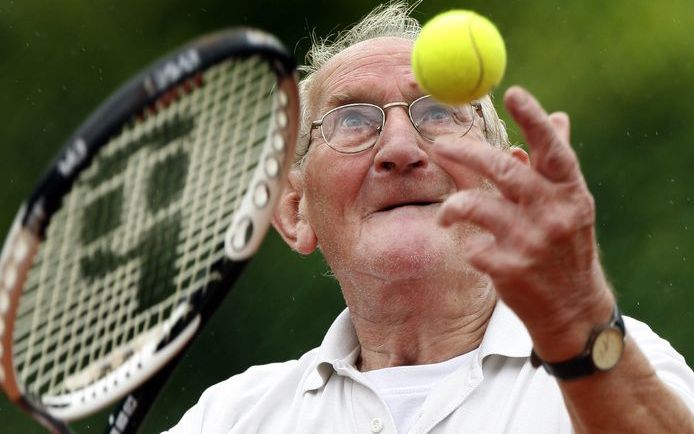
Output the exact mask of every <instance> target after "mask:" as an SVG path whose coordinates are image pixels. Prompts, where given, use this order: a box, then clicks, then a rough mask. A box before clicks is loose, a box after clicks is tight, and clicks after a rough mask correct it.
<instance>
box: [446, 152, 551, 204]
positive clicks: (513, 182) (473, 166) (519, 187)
mask: <svg viewBox="0 0 694 434" xmlns="http://www.w3.org/2000/svg"><path fill="white" fill-rule="evenodd" d="M434 150H435V152H436V155H437V162H438V164H439V165H441V166H442V167H443V168H444V169H446V170H447V171H448V173H451V174H452V175H453V176H454V177H455V176H456V174H457V173H460V171H459V170H456V169H457V167H455V166H463V167H465V168H467V169H470V170H471V171H473V172H475V173H477V174H478V175H481V176H483V177H484V178H487V179H488V180H490V181H491V182H492V183H493V184H494V185H495V186H496V187H497V189H498V190H499V191H500V192H501V194H503V195H504V197H506V198H507V199H509V200H511V201H513V202H519V201H530V200H532V198H533V197H537V196H539V195H540V194H541V193H542V192H543V190H544V189H545V188H546V187H547V186H546V181H545V180H544V179H542V177H541V176H539V175H538V174H537V173H535V172H534V170H533V169H532V168H531V167H530V166H529V165H528V164H525V163H524V162H523V161H521V159H520V158H517V157H514V156H513V155H512V154H511V153H509V152H503V151H500V150H499V149H496V148H492V147H490V146H489V145H487V144H486V143H477V142H468V143H458V142H452V141H450V140H448V141H437V142H436V144H435V145H434ZM457 183H458V185H460V184H465V183H464V182H463V181H460V182H457Z"/></svg>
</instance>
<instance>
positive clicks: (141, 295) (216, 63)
mask: <svg viewBox="0 0 694 434" xmlns="http://www.w3.org/2000/svg"><path fill="white" fill-rule="evenodd" d="M298 106H299V103H298V99H297V90H296V74H295V65H294V62H293V60H292V58H291V57H290V56H289V55H288V53H287V52H286V50H285V49H284V48H283V47H282V45H281V44H280V43H279V42H278V41H277V40H276V39H275V38H274V37H272V36H270V35H268V34H266V33H263V32H261V31H257V30H252V29H237V30H227V31H222V32H219V33H215V34H212V35H209V36H206V37H203V38H201V39H199V40H196V41H193V42H192V43H190V44H188V45H187V46H185V47H183V48H181V49H179V50H177V51H175V52H173V53H171V54H169V55H168V56H165V57H164V58H162V59H160V60H159V61H157V62H155V63H154V64H153V65H151V66H150V67H149V68H146V69H145V70H144V71H142V72H141V73H140V74H139V75H137V76H136V77H135V78H133V79H132V80H131V81H129V82H128V83H126V84H125V85H124V86H123V87H122V88H121V89H119V90H118V91H117V92H115V93H114V94H113V95H112V96H111V97H110V98H109V99H108V100H106V102H105V103H104V104H103V105H102V106H100V107H99V108H98V109H97V110H96V111H95V112H94V114H93V115H91V116H90V117H89V118H88V119H87V120H86V122H85V123H84V124H83V125H82V126H81V127H80V128H79V129H78V130H77V131H76V132H75V133H74V134H73V136H72V137H71V138H70V139H69V140H68V141H67V143H66V145H65V146H64V148H63V149H62V150H61V151H60V152H59V154H58V156H57V158H56V159H55V161H54V162H53V163H52V164H51V165H50V167H49V168H48V171H47V172H46V174H45V175H44V177H43V178H42V179H41V180H40V182H39V183H38V186H37V187H36V188H35V190H34V192H33V193H32V194H31V195H30V196H29V198H28V199H27V200H26V201H25V203H24V205H23V206H22V207H21V208H20V210H19V213H18V214H17V217H16V219H15V221H14V223H13V226H12V228H11V230H10V233H9V235H8V237H7V239H6V240H5V243H4V246H3V248H2V253H1V254H0V385H1V386H2V389H3V390H4V392H5V393H6V394H7V396H8V397H9V398H10V400H11V401H13V402H14V403H16V404H18V405H20V406H21V407H23V408H24V409H25V410H27V411H29V413H30V414H31V415H32V416H33V417H34V418H35V419H36V420H38V421H39V422H41V423H42V424H44V425H45V426H46V427H48V428H49V429H50V430H51V431H53V432H59V433H68V432H70V430H69V427H68V426H67V422H69V421H71V420H75V419H79V418H82V417H85V416H87V415H89V414H92V413H94V412H95V411H97V410H99V409H102V408H104V407H106V406H109V405H111V404H113V403H114V402H116V401H118V400H119V399H122V403H121V405H120V406H119V407H118V408H117V410H116V412H115V413H114V414H113V416H112V417H111V418H110V420H109V427H108V428H107V431H108V432H112V433H124V432H136V430H137V426H138V424H139V423H140V421H141V420H142V419H143V417H144V414H146V412H147V410H148V409H149V406H150V405H151V401H152V400H153V397H154V396H156V394H157V392H158V391H159V389H160V388H161V387H162V385H163V383H164V381H165V380H166V378H167V377H168V375H169V374H170V373H171V371H173V368H174V366H175V364H176V362H177V361H178V360H179V359H180V357H181V356H180V354H181V353H182V349H184V348H185V347H186V346H187V345H188V344H189V343H190V341H191V339H192V338H193V337H194V336H195V335H196V334H197V333H198V332H199V331H200V328H201V326H202V324H203V323H205V322H206V320H207V319H208V318H209V316H210V315H211V314H212V312H213V311H214V308H215V307H216V306H218V305H219V303H220V302H221V300H222V298H223V297H224V296H225V295H226V293H228V291H229V290H230V289H231V288H232V286H233V284H234V282H235V280H236V278H237V276H238V275H239V274H240V272H241V271H242V269H243V267H244V265H245V263H246V262H247V261H248V260H249V259H250V258H251V257H252V256H253V254H254V253H255V251H256V249H257V248H258V246H259V245H260V243H261V241H262V238H263V237H264V235H265V233H266V231H267V229H268V227H269V224H270V219H271V214H272V210H273V207H274V204H275V202H276V199H277V198H278V196H279V193H280V189H281V187H282V181H283V178H284V176H285V174H286V171H287V169H288V167H289V165H290V164H291V160H292V159H293V157H294V144H295V140H296V134H297V123H298ZM126 395H127V396H126ZM124 397H125V398H124Z"/></svg>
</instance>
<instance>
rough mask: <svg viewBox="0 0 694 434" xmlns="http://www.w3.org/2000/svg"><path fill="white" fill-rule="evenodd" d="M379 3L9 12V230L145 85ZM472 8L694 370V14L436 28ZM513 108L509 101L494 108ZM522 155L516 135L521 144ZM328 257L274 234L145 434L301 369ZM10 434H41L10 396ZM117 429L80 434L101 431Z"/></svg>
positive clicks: (607, 237) (620, 268) (565, 12)
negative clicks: (178, 57)
mask: <svg viewBox="0 0 694 434" xmlns="http://www.w3.org/2000/svg"><path fill="white" fill-rule="evenodd" d="M374 5H375V2H369V1H360V0H333V1H330V2H318V1H312V2H309V1H305V0H300V1H294V2H283V1H271V0H256V1H254V2H250V1H233V0H225V1H217V0H197V1H194V2H192V1H182V0H170V1H164V0H147V1H143V0H140V1H132V0H127V1H124V0H121V1H115V0H69V1H68V0H63V1H49V0H25V1H21V0H15V1H12V0H0V55H2V60H1V61H0V119H4V121H3V122H2V127H1V128H0V173H1V174H2V187H0V204H1V206H0V231H1V232H6V230H7V229H8V228H9V225H10V223H11V221H12V219H13V216H14V214H15V212H16V210H17V209H18V207H19V205H20V201H21V200H22V199H23V198H24V197H25V196H26V195H27V194H29V193H30V191H31V189H32V186H33V184H34V182H35V180H36V178H37V177H38V176H39V175H40V173H41V172H42V170H43V169H44V168H45V167H46V164H47V163H48V162H49V161H50V159H51V158H52V157H53V156H54V154H55V152H56V151H57V149H58V148H59V146H60V145H61V143H62V141H63V140H64V139H65V138H67V136H68V135H69V134H70V132H71V131H72V130H73V129H74V128H75V127H76V126H78V125H79V123H80V122H81V121H82V120H83V118H84V117H85V116H86V115H88V114H89V113H90V112H91V111H92V110H93V109H94V108H95V107H96V105H97V104H98V103H100V102H101V100H102V99H103V98H105V97H106V96H107V95H108V94H110V93H111V92H112V91H113V90H114V89H115V88H116V87H117V86H118V85H119V84H121V83H122V82H123V81H124V80H126V79H127V78H128V77H129V76H130V75H131V74H133V73H134V72H136V71H137V70H139V69H140V68H141V67H143V66H144V65H146V64H148V63H149V62H150V61H152V60H154V59H155V58H157V57H159V56H160V55H162V54H164V53H166V52H167V51H169V50H170V49H173V48H174V47H176V46H177V45H179V44H180V43H183V42H185V41H187V40H189V39H191V38H194V37H196V36H198V35H200V34H202V33H205V32H208V31H211V30H215V29H219V28H222V27H229V26H238V25H244V26H255V27H260V28H263V29H266V30H269V31H271V32H273V33H275V34H276V35H277V36H278V37H279V38H280V39H282V40H283V41H284V42H285V43H286V45H287V46H288V47H289V48H290V49H291V50H293V52H294V53H295V55H296V58H297V60H298V61H299V62H301V61H302V60H303V56H304V54H305V52H306V50H307V47H308V39H307V35H308V34H309V33H310V32H311V31H313V30H315V31H316V33H317V34H319V35H326V34H327V33H329V32H331V31H333V30H334V29H336V28H342V27H343V26H345V25H348V24H351V23H353V22H354V21H356V20H357V19H358V18H360V17H361V16H363V15H364V14H365V13H367V12H368V11H369V10H370V9H371V8H372V7H373V6H374ZM460 7H465V8H470V9H475V10H477V11H479V12H481V13H483V14H485V15H487V16H489V17H490V18H491V19H492V20H494V21H495V22H496V23H497V24H498V26H499V28H500V30H501V32H502V33H503V35H504V36H505V38H506V42H507V47H508V54H509V63H508V70H507V75H506V78H505V79H504V81H503V83H502V84H501V86H500V87H499V89H497V91H496V95H497V96H498V97H500V96H501V95H502V93H503V90H504V89H505V88H507V87H508V86H509V85H511V84H513V83H519V84H522V85H524V86H526V87H528V88H529V89H531V90H532V91H533V92H534V93H535V94H536V95H537V96H538V97H539V98H540V99H541V101H542V102H543V103H544V104H545V106H546V107H547V109H548V110H564V111H566V112H568V113H569V114H570V115H571V117H572V122H573V133H572V137H573V143H574V146H575V147H576V150H577V152H578V154H579V157H580V159H581V163H582V167H583V171H584V173H585V176H586V178H587V180H588V183H589V184H590V188H591V191H592V192H593V194H594V195H595V198H596V201H597V209H598V233H599V234H598V235H599V240H600V247H601V250H602V253H603V259H604V264H605V266H606V269H607V272H608V274H609V276H610V279H611V281H612V283H613V284H614V287H615V288H616V291H617V293H618V294H619V299H620V303H621V306H622V308H623V310H624V311H625V312H626V313H627V314H628V315H631V316H634V317H636V318H638V319H641V320H643V321H646V322H647V323H648V324H650V325H651V327H652V328H653V329H655V330H656V331H657V332H658V333H659V334H660V335H661V336H663V337H665V338H666V339H668V340H669V341H670V342H672V344H673V345H674V346H675V348H677V349H678V350H679V351H680V352H681V353H682V354H683V355H684V356H685V357H686V358H687V360H688V361H689V363H690V366H691V365H692V361H694V339H692V338H693V337H694V331H693V330H691V328H692V326H693V325H694V308H692V306H691V304H692V301H694V295H693V293H692V286H694V283H693V282H692V280H694V269H693V268H692V265H691V264H692V263H693V262H694V201H693V199H694V185H692V180H693V179H694V176H693V175H692V171H693V169H694V147H693V146H692V134H693V133H694V126H692V125H691V123H692V119H694V37H692V29H694V3H692V1H691V0H670V1H668V2H653V1H645V0H644V1H639V0H611V1H607V2H605V1H596V0H590V1H582V2H572V3H571V4H569V2H555V1H545V0H525V1H520V0H515V1H512V0H485V1H466V2H462V1H458V2H453V1H443V0H437V1H425V2H424V3H423V4H421V5H420V6H419V8H418V9H417V12H416V13H415V16H416V17H418V18H419V19H420V20H422V21H423V20H426V19H427V18H430V17H431V16H433V15H434V14H436V13H438V12H440V11H443V10H445V9H450V8H460ZM497 99H500V98H497ZM504 116H505V114H504ZM511 132H512V136H513V138H514V140H515V141H520V138H519V136H518V133H517V130H516V129H515V127H513V126H512V127H511ZM326 274H327V273H326V266H325V264H324V263H323V261H322V260H321V258H320V257H318V256H312V257H309V258H300V257H298V256H296V255H294V254H292V253H291V252H289V251H288V249H287V248H286V247H284V246H283V245H282V242H281V240H280V239H279V237H278V236H277V235H276V234H275V233H271V235H270V237H269V240H268V242H267V243H266V244H265V245H264V247H263V249H262V251H261V252H260V254H259V257H258V258H257V259H256V260H255V262H254V263H252V264H251V266H250V268H249V269H248V270H247V272H246V274H245V275H244V277H243V282H242V285H241V286H240V287H238V289H237V290H236V291H235V293H233V295H232V296H231V297H230V298H229V299H227V301H226V303H225V304H224V306H223V307H222V308H221V312H220V313H219V314H218V315H217V316H216V317H215V318H214V320H213V321H212V322H211V323H210V325H209V327H208V329H207V330H206V332H205V333H204V335H203V336H202V337H201V338H200V339H199V340H198V341H197V342H196V344H195V345H194V347H193V350H192V351H191V352H190V353H189V354H188V355H187V356H186V359H185V360H184V362H183V364H182V366H181V367H180V368H179V370H178V371H177V373H176V375H175V377H174V378H173V381H172V382H171V383H170V384H169V386H168V387H167V389H166V390H165V392H164V395H163V396H162V397H161V399H160V400H159V402H158V404H157V406H156V409H155V411H154V413H153V414H152V416H151V417H150V419H149V420H148V422H147V424H146V425H145V428H144V431H143V432H148V433H149V432H159V431H160V430H162V429H165V428H167V427H169V426H171V425H173V424H175V423H176V421H177V420H178V419H179V418H180V417H181V415H182V414H183V413H184V411H185V409H187V408H188V407H190V406H191V405H192V404H193V403H194V402H195V401H196V400H197V398H198V397H199V395H200V393H201V392H202V391H203V390H204V389H205V388H206V387H208V386H209V385H211V384H213V383H215V382H218V381H220V380H222V379H224V378H227V377H228V376H230V375H232V374H234V373H237V372H240V371H243V370H244V369H245V368H246V367H248V366H249V365H251V364H258V363H267V362H271V361H279V360H286V359H289V358H296V357H298V356H299V355H300V354H302V353H303V352H304V351H306V350H307V349H309V348H312V347H314V346H317V345H318V344H319V343H320V340H321V337H322V334H323V333H324V331H325V330H326V328H327V327H328V326H329V324H330V322H331V321H332V319H333V318H334V317H335V316H336V315H337V313H338V312H339V311H340V310H341V309H342V308H343V301H342V298H341V296H340V294H339V290H338V288H337V285H336V284H335V282H334V281H333V280H332V278H330V277H327V275H326ZM0 421H1V423H2V428H0V431H2V432H3V433H35V432H36V433H40V432H43V430H42V429H41V428H39V427H38V426H37V425H36V424H35V423H33V422H32V421H31V420H30V419H29V417H28V416H26V415H25V414H23V413H22V412H20V411H19V410H17V409H15V408H14V407H12V406H10V405H9V404H8V402H7V400H6V399H5V398H4V397H0ZM104 421H105V415H104V414H102V415H99V416H97V417H93V418H91V419H89V420H87V421H81V422H78V423H75V424H74V427H75V428H76V430H77V431H78V432H101V431H102V429H103V426H104Z"/></svg>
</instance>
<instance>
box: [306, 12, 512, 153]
mask: <svg viewBox="0 0 694 434" xmlns="http://www.w3.org/2000/svg"><path fill="white" fill-rule="evenodd" d="M421 1H422V0H415V1H414V2H413V3H412V4H411V5H410V4H408V2H407V1H404V0H397V1H392V2H390V3H384V4H381V5H379V6H377V7H376V8H374V9H373V10H372V11H371V12H370V13H369V14H368V15H367V16H365V17H364V18H362V20H361V21H359V22H358V23H356V24H355V25H353V26H352V27H350V28H348V29H346V30H343V31H340V32H338V33H337V34H335V35H330V36H328V37H326V38H318V37H317V36H316V35H315V33H314V34H311V48H310V49H309V51H308V53H307V54H306V64H305V65H302V66H300V67H299V71H300V72H302V73H303V74H304V76H303V78H302V79H301V81H300V83H299V98H300V100H301V121H300V125H299V142H298V143H297V158H296V164H298V165H301V163H302V162H303V160H304V157H305V156H306V153H307V152H308V145H309V140H310V133H311V130H310V128H311V121H312V119H311V116H312V113H313V111H314V110H315V108H314V107H313V102H312V101H311V100H310V98H309V95H310V91H311V88H312V86H313V84H314V79H315V74H316V72H318V71H320V70H321V68H323V67H324V66H325V64H326V63H328V61H330V59H332V58H333V57H335V56H336V55H337V54H338V53H340V52H342V51H344V50H345V49H347V48H349V47H351V46H353V45H356V44H358V43H360V42H363V41H367V40H370V39H375V38H383V37H396V38H403V39H408V40H412V41H414V40H415V39H416V38H417V36H418V35H419V32H420V31H421V25H420V24H419V21H417V20H416V19H415V18H412V17H411V16H410V14H411V13H412V12H413V11H414V9H415V8H416V7H417V6H418V5H419V4H420V3H421ZM478 102H479V103H480V104H481V107H482V116H483V118H484V121H485V136H486V138H487V141H488V142H489V143H490V144H492V145H493V146H498V147H500V148H508V147H509V146H510V142H509V139H508V134H507V132H506V126H505V124H504V121H502V120H501V119H500V118H499V116H498V115H497V113H496V110H495V109H494V104H493V103H492V100H491V97H490V96H489V95H486V96H484V97H483V98H481V99H480V100H479V101H478Z"/></svg>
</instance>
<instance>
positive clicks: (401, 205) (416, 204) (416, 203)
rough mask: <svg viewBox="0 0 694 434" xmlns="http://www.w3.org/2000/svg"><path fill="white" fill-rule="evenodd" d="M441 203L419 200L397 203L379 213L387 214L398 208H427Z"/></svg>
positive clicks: (380, 210)
mask: <svg viewBox="0 0 694 434" xmlns="http://www.w3.org/2000/svg"><path fill="white" fill-rule="evenodd" d="M440 203H441V202H440V201H428V200H417V201H407V202H399V203H395V204H392V205H388V206H386V207H383V208H381V209H379V210H378V211H377V212H386V211H392V210H394V209H396V208H404V207H407V206H412V207H425V206H430V205H438V204H440Z"/></svg>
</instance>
